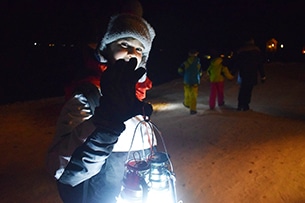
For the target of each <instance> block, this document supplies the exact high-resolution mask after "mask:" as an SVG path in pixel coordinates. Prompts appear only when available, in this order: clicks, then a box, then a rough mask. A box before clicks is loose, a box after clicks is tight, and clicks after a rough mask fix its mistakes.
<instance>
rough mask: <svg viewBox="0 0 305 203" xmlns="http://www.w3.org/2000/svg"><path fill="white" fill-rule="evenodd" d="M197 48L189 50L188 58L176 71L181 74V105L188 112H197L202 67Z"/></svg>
mask: <svg viewBox="0 0 305 203" xmlns="http://www.w3.org/2000/svg"><path fill="white" fill-rule="evenodd" d="M198 54H199V52H198V51H197V50H195V49H194V50H190V51H189V53H188V55H189V56H188V58H187V60H186V61H184V62H183V63H182V64H181V65H180V67H179V68H178V73H179V74H180V75H181V76H183V84H184V101H183V105H184V106H185V107H187V108H189V109H190V114H196V113H197V97H198V86H199V84H200V77H201V76H202V69H201V63H200V59H199V57H198Z"/></svg>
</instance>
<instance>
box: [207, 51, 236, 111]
mask: <svg viewBox="0 0 305 203" xmlns="http://www.w3.org/2000/svg"><path fill="white" fill-rule="evenodd" d="M222 62H223V60H222V58H221V57H220V56H219V55H218V54H217V52H215V53H212V59H211V62H210V65H209V67H208V69H207V74H208V77H209V81H210V98H209V106H210V109H211V110H213V109H214V108H215V106H216V98H217V102H218V106H223V105H224V104H225V101H224V80H225V78H227V79H229V80H233V78H234V76H233V75H232V74H231V73H230V71H229V69H228V67H227V66H224V65H223V63H222Z"/></svg>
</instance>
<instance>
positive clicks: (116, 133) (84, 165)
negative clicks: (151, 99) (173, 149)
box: [48, 13, 156, 203]
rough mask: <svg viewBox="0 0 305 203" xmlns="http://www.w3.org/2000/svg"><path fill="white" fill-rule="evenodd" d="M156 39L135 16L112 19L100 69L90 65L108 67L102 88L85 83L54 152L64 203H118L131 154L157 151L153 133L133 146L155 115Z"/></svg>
mask: <svg viewBox="0 0 305 203" xmlns="http://www.w3.org/2000/svg"><path fill="white" fill-rule="evenodd" d="M154 37H155V32H154V30H153V28H152V27H151V26H150V25H149V24H148V23H147V22H146V20H144V19H143V18H142V17H141V16H139V15H136V14H135V13H122V14H118V15H115V16H113V17H112V18H111V20H110V22H109V24H108V28H107V31H106V33H105V35H104V37H103V39H102V40H101V42H100V43H99V45H98V47H97V49H96V52H95V54H94V57H93V58H95V60H97V61H98V63H89V64H91V65H92V64H95V65H97V66H98V67H102V68H100V71H101V72H97V74H98V76H101V79H100V82H99V83H98V84H96V80H93V81H90V80H84V81H86V82H89V85H88V83H86V86H82V88H77V90H76V91H74V94H72V97H71V99H69V100H68V101H67V102H66V104H65V106H64V107H63V109H62V111H61V114H60V117H59V119H58V121H57V127H56V135H55V138H54V142H53V144H52V146H51V148H50V150H49V152H48V155H49V156H48V166H49V171H51V172H52V173H53V175H54V176H55V178H56V179H57V180H58V181H57V182H58V190H59V193H60V196H61V198H62V200H63V201H64V202H73V203H78V202H90V203H93V202H107V203H114V202H116V197H117V196H118V194H119V192H120V189H121V182H122V179H123V175H124V164H125V161H126V160H127V155H128V152H131V153H130V155H133V154H134V153H133V152H137V151H141V152H142V151H143V148H144V149H145V153H146V154H149V153H151V150H152V147H153V146H155V145H156V142H155V141H156V139H155V138H154V137H151V133H149V132H148V133H147V134H144V135H143V136H144V137H143V140H142V137H141V135H142V133H141V134H139V133H140V132H137V134H136V135H135V139H134V140H133V135H134V130H135V127H136V126H137V124H138V123H139V121H141V120H143V114H144V115H145V114H146V113H147V115H150V114H151V111H152V109H151V106H149V105H147V104H146V103H144V102H142V100H143V99H144V98H145V92H146V90H148V89H150V88H151V86H152V84H151V81H150V80H149V78H148V77H147V76H146V73H145V69H144V68H145V65H146V62H147V59H148V56H149V52H150V49H151V45H152V41H153V39H154ZM95 78H96V77H95ZM94 81H95V82H94ZM70 92H71V91H70ZM95 107H96V108H95ZM144 110H147V111H145V112H143V111H144ZM132 142H133V144H132V145H131V143H132ZM131 147H132V148H131ZM76 149H77V150H76Z"/></svg>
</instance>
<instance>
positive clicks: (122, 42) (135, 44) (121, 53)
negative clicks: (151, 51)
mask: <svg viewBox="0 0 305 203" xmlns="http://www.w3.org/2000/svg"><path fill="white" fill-rule="evenodd" d="M143 50H144V47H143V45H142V43H141V42H139V41H138V40H136V39H134V38H123V39H119V40H117V41H114V42H112V43H111V44H110V51H111V53H112V55H111V56H110V57H112V58H111V59H110V61H111V63H114V62H115V61H117V60H119V59H124V60H125V61H129V59H130V58H134V57H135V58H136V59H137V61H138V63H137V68H138V66H139V64H140V62H141V60H142V53H143Z"/></svg>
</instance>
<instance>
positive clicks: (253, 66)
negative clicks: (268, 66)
mask: <svg viewBox="0 0 305 203" xmlns="http://www.w3.org/2000/svg"><path fill="white" fill-rule="evenodd" d="M263 62H264V60H263V55H262V53H261V51H260V49H259V48H258V47H257V46H256V45H255V43H254V40H253V38H250V39H249V40H247V41H246V42H245V43H244V45H243V46H242V47H240V48H239V50H238V51H237V56H236V58H235V69H236V71H237V72H238V83H239V84H240V88H239V93H238V106H237V110H238V111H248V110H249V109H250V107H249V104H250V102H251V96H252V90H253V87H254V86H255V85H256V84H257V80H258V73H259V76H260V78H261V81H262V82H264V81H265V80H266V76H265V71H264V67H263Z"/></svg>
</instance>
